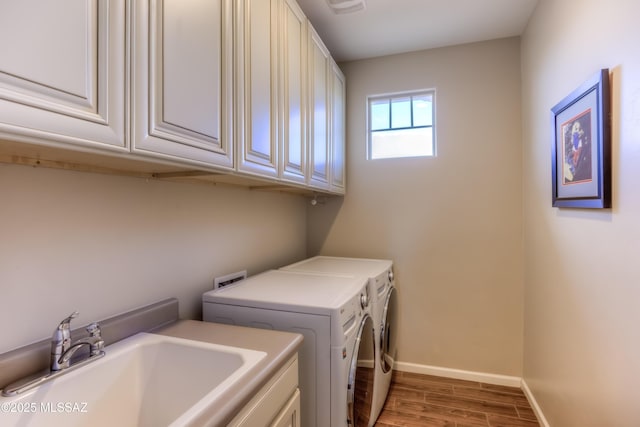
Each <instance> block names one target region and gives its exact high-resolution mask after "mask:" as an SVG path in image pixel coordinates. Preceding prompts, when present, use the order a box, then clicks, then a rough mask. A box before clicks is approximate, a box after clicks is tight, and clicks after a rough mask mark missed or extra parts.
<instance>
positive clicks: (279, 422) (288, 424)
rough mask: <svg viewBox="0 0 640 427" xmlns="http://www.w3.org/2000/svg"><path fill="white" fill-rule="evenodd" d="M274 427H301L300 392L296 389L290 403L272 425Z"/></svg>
mask: <svg viewBox="0 0 640 427" xmlns="http://www.w3.org/2000/svg"><path fill="white" fill-rule="evenodd" d="M271 426H273V427H299V426H300V390H297V389H296V392H295V393H294V394H293V396H292V397H291V399H289V402H287V404H286V405H285V407H284V408H282V411H280V414H278V416H277V417H276V419H275V421H274V422H273V423H271Z"/></svg>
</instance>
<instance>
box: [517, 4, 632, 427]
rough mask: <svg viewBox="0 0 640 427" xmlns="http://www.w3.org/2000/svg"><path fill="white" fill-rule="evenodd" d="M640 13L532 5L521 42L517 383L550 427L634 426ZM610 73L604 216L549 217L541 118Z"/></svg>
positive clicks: (567, 213)
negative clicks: (520, 374)
mask: <svg viewBox="0 0 640 427" xmlns="http://www.w3.org/2000/svg"><path fill="white" fill-rule="evenodd" d="M638 16H640V3H638V2H637V1H634V0H612V1H606V2H605V1H595V0H589V1H584V0H561V1H560V0H540V3H539V5H538V8H537V10H536V12H535V14H534V17H533V19H532V20H531V21H530V23H529V26H528V28H527V30H526V33H525V35H524V36H523V43H522V75H523V94H522V98H523V135H524V157H523V158H524V212H525V215H524V225H525V227H524V229H525V242H526V249H525V258H524V259H525V265H526V266H525V271H526V296H525V301H526V303H525V346H524V377H525V380H526V382H527V384H528V385H529V387H530V388H531V390H532V391H533V393H534V395H535V397H536V399H537V401H538V403H539V404H540V406H541V408H542V410H543V412H544V414H545V416H546V418H547V419H548V421H549V423H550V424H551V425H552V426H559V427H572V426H576V427H578V426H579V427H589V426H594V427H599V426H616V427H625V426H629V427H631V426H639V425H640V408H639V407H638V399H637V395H638V393H637V386H638V383H640V363H639V360H640V327H639V326H638V325H640V310H639V309H638V304H639V301H640V259H639V257H638V253H639V249H640V227H639V226H638V218H640V190H639V187H638V185H639V183H640V54H639V52H640V51H639V48H638V40H640V26H638ZM601 68H610V69H611V71H612V78H611V83H612V115H613V209H611V210H603V211H589V210H571V209H557V208H552V207H551V195H550V189H551V177H550V175H551V168H550V155H549V154H550V143H551V141H550V130H549V128H550V126H549V115H550V108H551V107H552V106H553V105H555V104H556V103H557V102H558V101H560V100H561V99H562V98H564V97H565V96H566V95H568V94H569V93H570V92H571V91H572V90H573V89H575V88H576V87H578V86H579V85H580V84H581V83H582V82H583V81H585V80H586V79H587V78H589V77H591V76H592V75H593V74H595V73H596V72H597V71H598V70H599V69H601Z"/></svg>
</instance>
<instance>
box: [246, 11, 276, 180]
mask: <svg viewBox="0 0 640 427" xmlns="http://www.w3.org/2000/svg"><path fill="white" fill-rule="evenodd" d="M278 3H279V1H278V0H240V1H238V2H237V3H236V6H237V7H238V11H237V13H236V17H237V19H238V21H237V25H236V49H237V52H238V55H236V61H237V64H236V70H237V74H236V79H237V82H238V85H237V89H238V90H237V93H236V97H237V100H238V104H237V110H236V111H237V116H236V120H237V133H236V144H237V150H238V170H239V171H242V172H248V173H253V174H258V175H261V176H271V177H277V176H278V126H277V125H278V123H277V117H278V110H277V102H278V97H277V94H278V33H277V31H278Z"/></svg>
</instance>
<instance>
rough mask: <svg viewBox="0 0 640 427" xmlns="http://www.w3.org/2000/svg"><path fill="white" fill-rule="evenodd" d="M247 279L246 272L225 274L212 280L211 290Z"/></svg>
mask: <svg viewBox="0 0 640 427" xmlns="http://www.w3.org/2000/svg"><path fill="white" fill-rule="evenodd" d="M246 278H247V270H242V271H238V272H237V273H231V274H227V275H226V276H220V277H216V278H215V279H213V289H218V288H224V287H225V286H229V285H231V284H232V283H235V282H237V281H239V280H244V279H246Z"/></svg>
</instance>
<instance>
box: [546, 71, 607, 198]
mask: <svg viewBox="0 0 640 427" xmlns="http://www.w3.org/2000/svg"><path fill="white" fill-rule="evenodd" d="M610 104H611V99H610V89H609V70H608V69H606V68H605V69H602V70H600V71H599V72H598V73H597V74H596V75H595V76H593V77H592V78H590V79H589V80H587V81H586V82H584V83H583V84H582V85H581V86H580V87H579V88H577V89H576V90H574V91H573V92H571V94H569V95H568V96H567V97H565V98H564V99H563V100H562V101H560V102H559V103H558V104H556V105H555V106H554V107H553V108H552V109H551V129H552V141H553V143H552V150H551V185H552V190H551V194H552V206H553V207H560V208H563V207H564V208H590V209H599V208H600V209H606V208H610V207H611V107H610Z"/></svg>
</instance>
